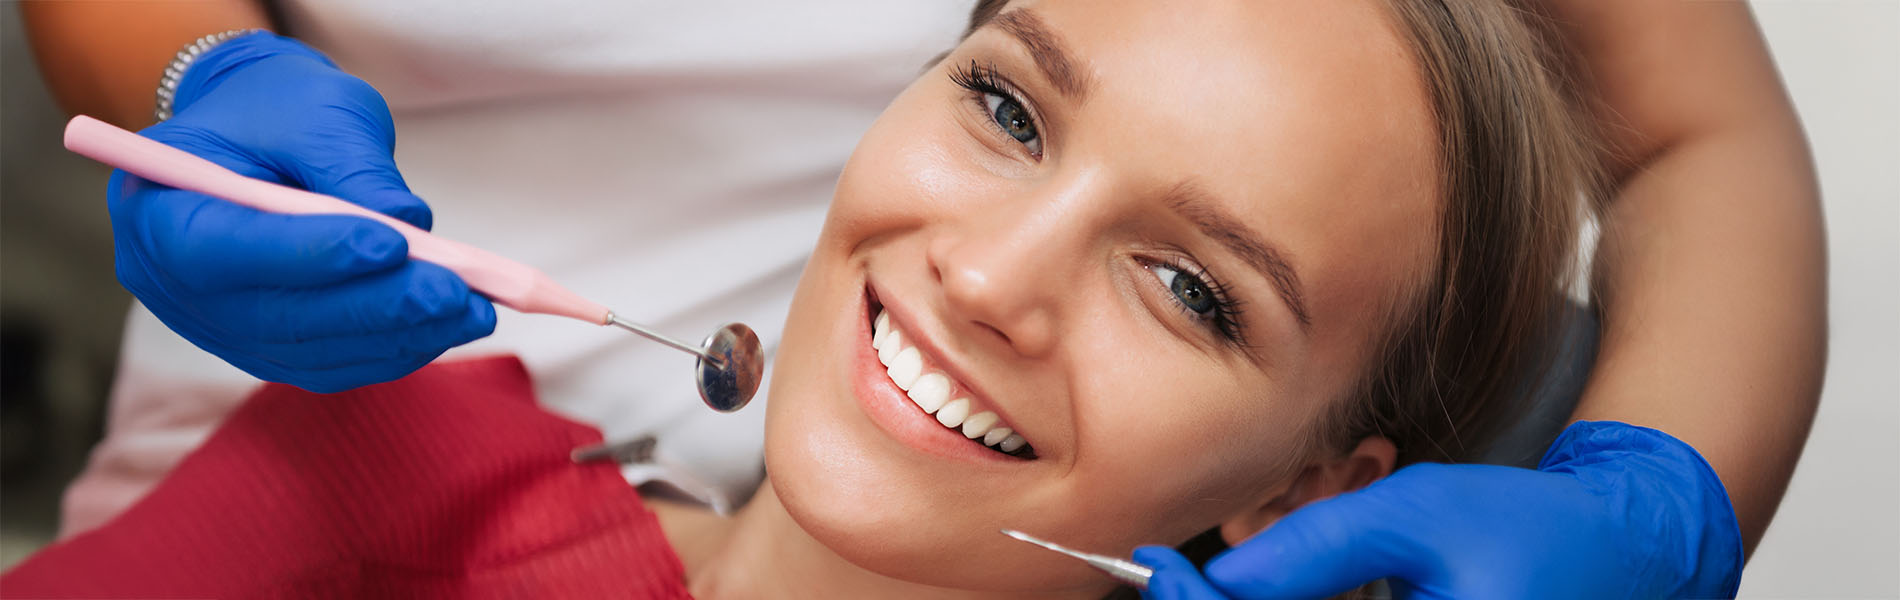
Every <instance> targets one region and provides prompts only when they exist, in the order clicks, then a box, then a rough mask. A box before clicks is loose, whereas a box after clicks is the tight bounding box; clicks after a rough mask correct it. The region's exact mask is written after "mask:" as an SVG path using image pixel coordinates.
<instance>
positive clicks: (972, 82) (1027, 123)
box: [950, 61, 1042, 159]
mask: <svg viewBox="0 0 1900 600" xmlns="http://www.w3.org/2000/svg"><path fill="white" fill-rule="evenodd" d="M950 81H951V82H952V83H955V84H957V85H958V86H960V87H962V88H963V89H966V90H969V91H970V94H971V97H972V100H973V101H974V102H976V103H977V106H979V107H980V108H981V109H982V111H983V116H984V118H985V120H987V121H988V122H989V124H990V125H991V126H994V127H995V128H996V131H997V132H998V133H1001V134H1002V135H1004V136H1007V137H1008V138H1010V139H1012V140H1015V142H1016V143H1018V144H1021V145H1022V147H1023V150H1024V151H1026V152H1028V153H1029V156H1030V157H1031V158H1035V159H1041V158H1042V131H1041V129H1039V128H1038V127H1037V126H1036V117H1035V115H1034V114H1033V113H1031V112H1030V110H1029V105H1028V103H1027V102H1025V101H1024V100H1023V98H1022V95H1021V94H1018V93H1016V92H1015V91H1013V89H1014V88H1013V87H1012V86H1010V85H1009V83H1008V82H1007V81H1006V80H1004V79H1003V78H1002V77H1001V76H1000V75H998V74H997V73H996V69H995V68H993V67H986V66H983V65H979V64H977V63H976V61H970V64H969V65H966V66H958V67H955V68H953V69H951V71H950Z"/></svg>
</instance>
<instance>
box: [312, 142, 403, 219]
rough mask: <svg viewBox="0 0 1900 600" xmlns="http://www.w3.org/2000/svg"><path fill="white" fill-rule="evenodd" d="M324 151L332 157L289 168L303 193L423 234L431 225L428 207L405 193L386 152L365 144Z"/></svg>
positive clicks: (340, 146)
mask: <svg viewBox="0 0 1900 600" xmlns="http://www.w3.org/2000/svg"><path fill="white" fill-rule="evenodd" d="M326 150H328V151H329V152H332V153H333V154H331V155H328V156H312V157H307V158H303V159H300V160H298V161H296V162H294V163H292V165H291V166H290V169H291V173H290V176H291V177H292V178H293V179H295V180H296V181H297V182H298V183H300V184H301V185H302V186H303V187H304V189H307V190H310V191H312V192H316V193H319V194H323V195H326V196H334V197H337V198H341V199H343V200H346V201H349V202H351V203H354V204H356V205H358V206H362V207H364V208H367V209H370V210H373V211H376V212H379V213H383V214H386V215H389V216H391V217H395V218H396V219H397V220H400V221H403V222H405V223H408V224H410V225H414V226H416V227H417V228H419V229H422V230H424V231H427V230H428V229H429V228H430V227H431V226H433V225H434V224H435V215H434V213H432V212H430V210H429V205H428V204H427V203H425V202H423V201H422V198H419V197H417V196H416V195H415V194H413V193H410V192H409V185H408V184H406V183H404V182H403V179H402V173H401V172H399V171H397V170H396V161H395V159H394V158H393V157H391V156H390V155H389V151H388V150H386V149H381V148H377V147H375V146H374V143H373V142H368V141H351V142H346V143H340V144H338V146H337V147H335V148H330V149H326Z"/></svg>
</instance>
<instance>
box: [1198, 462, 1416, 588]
mask: <svg viewBox="0 0 1900 600" xmlns="http://www.w3.org/2000/svg"><path fill="white" fill-rule="evenodd" d="M1377 487H1378V486H1377V485H1376V484H1375V486H1374V487H1371V488H1367V489H1365V490H1361V491H1358V492H1350V493H1346V494H1342V495H1339V496H1335V497H1333V498H1329V499H1326V500H1321V501H1318V502H1314V503H1312V504H1308V505H1306V506H1304V507H1301V508H1300V509H1298V510H1295V511H1293V512H1292V513H1289V514H1287V516H1285V517H1283V518H1281V519H1280V520H1279V521H1278V522H1276V523H1274V524H1273V526H1272V527H1269V528H1268V529H1267V530H1266V531H1264V532H1261V533H1259V534H1258V535H1255V536H1254V537H1252V538H1250V539H1248V540H1247V541H1245V542H1242V543H1241V544H1240V545H1239V546H1237V547H1235V548H1233V549H1231V550H1228V551H1227V552H1224V553H1222V554H1221V555H1219V556H1216V557H1214V559H1213V560H1211V561H1209V562H1208V563H1207V568H1206V570H1205V572H1206V574H1207V579H1208V581H1209V582H1211V583H1213V584H1214V587H1215V588H1218V589H1219V590H1220V591H1221V592H1223V593H1225V594H1227V595H1228V596H1231V597H1234V598H1246V599H1252V598H1326V597H1331V596H1334V595H1337V594H1340V593H1343V592H1345V591H1347V590H1351V589H1353V588H1355V587H1358V586H1360V585H1363V584H1365V583H1368V582H1371V581H1373V580H1376V579H1379V578H1382V577H1387V576H1393V575H1398V576H1402V577H1404V576H1407V575H1410V574H1408V573H1403V572H1401V571H1402V570H1405V569H1408V568H1410V567H1409V566H1408V563H1413V562H1416V561H1415V560H1407V559H1406V557H1405V553H1407V552H1416V551H1419V550H1420V549H1419V548H1416V547H1414V546H1415V545H1414V544H1412V543H1410V541H1409V538H1410V537H1411V536H1410V535H1408V533H1407V532H1405V531H1403V530H1402V528H1403V527H1405V525H1404V523H1406V522H1408V520H1407V519H1408V517H1407V516H1406V515H1404V514H1401V513H1400V512H1399V511H1398V510H1395V509H1396V508H1397V507H1395V506H1392V503H1390V502H1387V501H1386V499H1385V498H1384V497H1382V496H1380V495H1379V494H1378V489H1377ZM1414 517H1415V516H1414ZM1408 578H1409V577H1408Z"/></svg>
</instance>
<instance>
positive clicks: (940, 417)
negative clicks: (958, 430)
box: [937, 398, 970, 427]
mask: <svg viewBox="0 0 1900 600" xmlns="http://www.w3.org/2000/svg"><path fill="white" fill-rule="evenodd" d="M968 416H970V399H969V398H958V399H955V400H951V401H950V403H949V404H945V405H943V408H940V409H937V422H938V423H942V424H943V426H944V427H956V426H958V425H962V424H963V419H964V417H968Z"/></svg>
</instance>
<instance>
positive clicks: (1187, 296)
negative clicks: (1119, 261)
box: [1142, 260, 1247, 348]
mask: <svg viewBox="0 0 1900 600" xmlns="http://www.w3.org/2000/svg"><path fill="white" fill-rule="evenodd" d="M1142 266H1143V267H1146V268H1147V270H1148V272H1149V273H1152V274H1154V276H1155V279H1156V280H1157V281H1159V282H1160V283H1161V287H1162V289H1164V290H1166V291H1167V293H1168V296H1169V298H1170V299H1171V300H1173V301H1174V303H1175V305H1176V306H1179V307H1180V308H1181V309H1182V312H1184V313H1186V314H1187V316H1188V317H1189V318H1191V319H1194V320H1195V321H1196V322H1197V323H1200V324H1201V325H1202V326H1204V327H1207V328H1208V329H1210V330H1212V331H1213V332H1214V334H1215V335H1216V336H1218V337H1219V338H1220V339H1221V341H1223V342H1226V343H1228V344H1231V345H1233V346H1235V347H1237V348H1246V347H1247V339H1246V336H1245V335H1244V333H1245V332H1243V331H1242V330H1241V327H1240V302H1239V301H1237V300H1234V299H1233V298H1232V296H1231V295H1230V294H1229V293H1228V291H1227V289H1226V287H1225V286H1223V285H1221V283H1220V281H1219V280H1217V279H1215V278H1214V276H1213V274H1212V273H1208V272H1207V271H1206V270H1204V269H1201V268H1199V267H1197V266H1194V265H1193V264H1192V263H1189V262H1186V261H1183V260H1144V261H1142Z"/></svg>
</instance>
